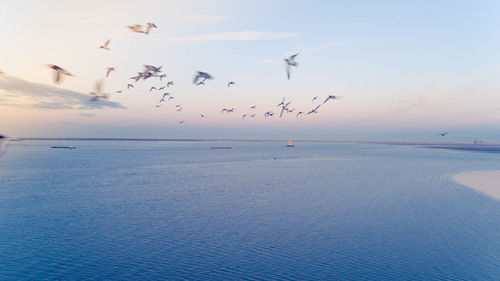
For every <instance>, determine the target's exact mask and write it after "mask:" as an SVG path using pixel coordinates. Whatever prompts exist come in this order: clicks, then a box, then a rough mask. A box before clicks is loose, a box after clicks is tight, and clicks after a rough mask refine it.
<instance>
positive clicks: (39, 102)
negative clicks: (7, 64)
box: [0, 77, 125, 109]
mask: <svg viewBox="0 0 500 281" xmlns="http://www.w3.org/2000/svg"><path fill="white" fill-rule="evenodd" d="M0 97H1V99H0V105H3V106H10V107H27V108H38V109H102V108H122V109H124V108H125V107H124V106H123V105H121V104H119V103H117V102H112V101H103V100H100V101H96V102H92V101H90V96H89V95H87V94H84V93H80V92H76V91H71V90H66V89H61V88H57V87H54V86H50V85H44V84H38V83H32V82H28V81H25V80H22V79H18V78H14V77H4V78H0Z"/></svg>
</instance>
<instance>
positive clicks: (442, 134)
mask: <svg viewBox="0 0 500 281" xmlns="http://www.w3.org/2000/svg"><path fill="white" fill-rule="evenodd" d="M448 134H449V133H448V132H441V133H439V135H437V136H438V137H444V136H446V135H448Z"/></svg>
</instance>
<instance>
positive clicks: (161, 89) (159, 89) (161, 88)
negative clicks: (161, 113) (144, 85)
mask: <svg viewBox="0 0 500 281" xmlns="http://www.w3.org/2000/svg"><path fill="white" fill-rule="evenodd" d="M157 90H158V91H163V90H165V86H162V87H160V88H158V89H157Z"/></svg>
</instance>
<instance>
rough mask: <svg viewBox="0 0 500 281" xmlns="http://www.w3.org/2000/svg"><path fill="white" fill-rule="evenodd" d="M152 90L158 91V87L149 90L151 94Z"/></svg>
mask: <svg viewBox="0 0 500 281" xmlns="http://www.w3.org/2000/svg"><path fill="white" fill-rule="evenodd" d="M152 90H158V89H157V88H156V87H151V88H150V89H149V92H150V93H151V91H152Z"/></svg>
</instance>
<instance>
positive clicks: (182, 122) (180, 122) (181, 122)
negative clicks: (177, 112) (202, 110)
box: [177, 121, 186, 125]
mask: <svg viewBox="0 0 500 281" xmlns="http://www.w3.org/2000/svg"><path fill="white" fill-rule="evenodd" d="M184 122H186V121H179V122H177V123H179V124H181V125H182V124H184Z"/></svg>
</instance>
